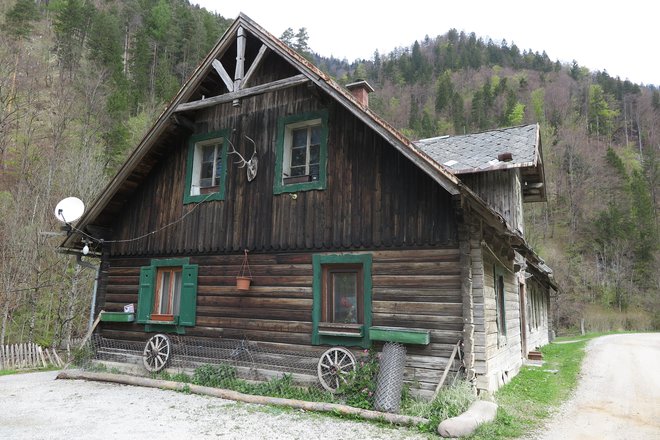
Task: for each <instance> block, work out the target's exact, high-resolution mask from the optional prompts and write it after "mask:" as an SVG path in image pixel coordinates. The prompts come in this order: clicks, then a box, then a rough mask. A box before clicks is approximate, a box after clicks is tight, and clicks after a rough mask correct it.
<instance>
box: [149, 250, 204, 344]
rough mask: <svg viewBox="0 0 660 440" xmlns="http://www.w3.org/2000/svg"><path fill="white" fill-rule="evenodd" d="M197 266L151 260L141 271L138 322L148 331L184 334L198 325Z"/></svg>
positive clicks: (180, 261) (180, 260)
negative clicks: (189, 328) (187, 328)
mask: <svg viewBox="0 0 660 440" xmlns="http://www.w3.org/2000/svg"><path fill="white" fill-rule="evenodd" d="M197 271H198V267H197V265H196V264H189V259H188V258H170V259H164V260H152V261H151V265H149V266H144V267H142V268H141V269H140V289H139V294H138V305H137V320H136V321H137V322H138V323H139V324H145V330H146V331H162V332H175V333H184V332H185V331H184V329H183V327H192V326H194V325H195V316H196V310H197Z"/></svg>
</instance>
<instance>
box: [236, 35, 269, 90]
mask: <svg viewBox="0 0 660 440" xmlns="http://www.w3.org/2000/svg"><path fill="white" fill-rule="evenodd" d="M267 51H268V47H267V46H266V45H265V44H262V45H261V48H260V49H259V53H257V56H256V57H255V59H254V61H253V62H252V65H251V66H250V68H249V69H248V71H247V72H246V73H245V76H244V77H243V80H242V81H241V86H240V89H242V88H244V87H246V86H247V84H248V81H250V78H252V75H254V72H256V71H257V67H259V63H261V60H262V59H263V58H264V56H265V55H266V52H267Z"/></svg>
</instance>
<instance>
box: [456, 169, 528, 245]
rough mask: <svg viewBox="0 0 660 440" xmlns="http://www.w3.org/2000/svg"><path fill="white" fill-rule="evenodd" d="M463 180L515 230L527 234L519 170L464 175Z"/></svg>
mask: <svg viewBox="0 0 660 440" xmlns="http://www.w3.org/2000/svg"><path fill="white" fill-rule="evenodd" d="M460 177H461V180H462V181H463V182H464V183H465V184H466V185H467V186H468V187H469V188H470V189H472V190H473V191H474V192H476V193H477V194H478V195H479V196H480V197H481V198H482V199H484V201H486V203H488V205H489V206H490V207H491V208H493V209H494V210H495V211H497V212H498V213H499V214H500V215H502V216H503V217H504V218H505V219H506V221H507V222H508V223H509V224H510V225H511V227H513V228H514V229H518V230H519V231H520V232H521V233H523V234H524V232H525V225H524V219H523V207H522V187H521V180H520V171H519V170H518V169H509V170H500V171H490V172H484V173H474V174H463V175H461V176H460Z"/></svg>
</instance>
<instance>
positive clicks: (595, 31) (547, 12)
mask: <svg viewBox="0 0 660 440" xmlns="http://www.w3.org/2000/svg"><path fill="white" fill-rule="evenodd" d="M193 2H194V3H197V4H199V5H201V6H203V7H205V8H206V9H208V10H212V11H215V12H217V13H219V14H220V15H222V16H223V17H226V18H232V19H233V18H236V17H237V16H238V14H239V12H243V13H245V14H246V15H247V16H248V17H250V18H251V19H253V20H254V21H256V22H257V23H258V24H259V25H261V26H262V27H263V28H265V29H266V30H267V31H269V32H270V33H271V34H273V35H275V36H277V37H279V36H280V35H281V34H282V32H283V31H284V30H285V29H286V28H289V27H290V28H292V29H293V30H294V31H297V30H298V29H299V28H301V27H305V28H307V33H308V35H309V41H308V43H309V46H310V48H311V49H312V51H314V52H317V53H319V54H320V55H323V56H330V55H332V56H334V57H335V58H339V59H343V58H346V59H348V60H349V61H354V60H355V59H358V58H363V59H371V58H372V57H373V54H374V51H375V50H376V49H378V51H379V52H380V54H381V55H383V54H387V53H389V52H391V51H392V50H393V49H394V48H396V47H410V46H411V45H412V44H413V43H414V41H415V40H420V41H421V40H422V39H424V37H425V36H426V35H428V36H429V37H431V38H434V37H436V36H437V35H442V34H445V33H446V32H447V31H448V30H449V29H451V28H455V29H457V30H458V31H459V32H460V31H465V32H467V33H469V32H474V33H476V34H477V36H478V37H482V38H483V39H484V41H487V40H488V38H492V39H493V41H495V42H500V41H502V40H503V39H505V40H506V41H507V43H508V44H509V45H511V44H512V43H515V44H516V45H517V46H518V48H519V49H520V50H521V51H523V50H525V49H532V50H533V51H535V52H536V51H538V52H542V51H544V50H545V51H546V53H547V54H548V56H549V57H550V59H551V60H553V61H555V60H559V61H560V62H562V63H571V62H572V60H576V61H577V62H578V63H579V65H580V66H584V67H587V68H588V69H589V70H591V71H595V70H601V71H602V70H607V72H608V73H609V74H610V75H611V76H613V77H616V76H619V77H621V79H629V80H631V81H633V82H636V83H644V84H655V85H660V53H659V52H660V50H659V49H660V45H659V44H658V43H660V32H658V31H659V29H658V28H659V27H660V14H659V13H660V3H658V2H656V1H654V0H627V1H625V2H622V1H611V0H600V1H593V0H571V1H568V0H548V1H544V2H538V1H533V0H532V1H530V0H527V1H519V0H503V1H493V0H490V1H486V0H454V1H447V0H444V1H443V0H427V1H420V0H402V1H392V0H390V1H384V0H381V1H378V2H373V1H367V0H361V1H360V0H353V1H346V0H334V1H331V2H311V1H300V0H280V1H276V0H270V1H263V0H262V1H258V0H238V1H234V2H224V1H222V0H215V1H214V0H193Z"/></svg>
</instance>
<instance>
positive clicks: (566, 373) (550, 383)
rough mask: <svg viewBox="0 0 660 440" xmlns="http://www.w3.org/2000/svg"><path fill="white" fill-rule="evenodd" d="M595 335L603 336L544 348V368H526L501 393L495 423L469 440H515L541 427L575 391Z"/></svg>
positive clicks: (487, 424) (497, 394)
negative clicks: (588, 341)
mask: <svg viewBox="0 0 660 440" xmlns="http://www.w3.org/2000/svg"><path fill="white" fill-rule="evenodd" d="M595 336H600V335H591V336H589V335H585V337H581V338H580V340H579V341H577V342H575V343H573V344H550V345H547V346H545V347H543V348H542V349H541V352H542V353H543V359H544V361H545V362H544V364H543V366H542V367H540V368H539V367H523V368H522V369H521V370H520V373H519V374H518V375H517V376H516V377H514V378H513V379H512V380H511V382H509V383H508V384H506V385H505V386H504V387H502V388H501V389H500V390H499V391H497V393H496V394H495V397H496V399H497V403H498V405H499V408H498V410H497V417H496V419H495V421H494V422H492V423H486V424H484V425H482V426H480V427H479V429H477V431H476V432H475V434H474V435H472V436H471V437H469V438H470V439H474V440H477V439H478V440H482V439H483V440H494V439H506V438H515V437H519V436H521V435H524V434H526V433H528V432H530V431H532V430H534V429H536V428H538V427H540V426H541V424H542V423H543V422H544V421H545V420H546V419H547V418H548V417H549V416H550V415H551V414H552V412H553V410H555V409H556V408H557V407H558V406H559V405H560V404H561V403H563V402H564V401H565V400H566V399H567V398H568V397H569V396H570V394H571V392H572V391H573V390H574V389H575V387H576V385H577V381H578V373H579V372H580V366H581V364H582V359H583V358H584V347H585V346H586V343H587V340H588V339H591V338H593V337H595ZM565 339H566V340H572V338H565ZM555 370H556V371H555Z"/></svg>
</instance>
